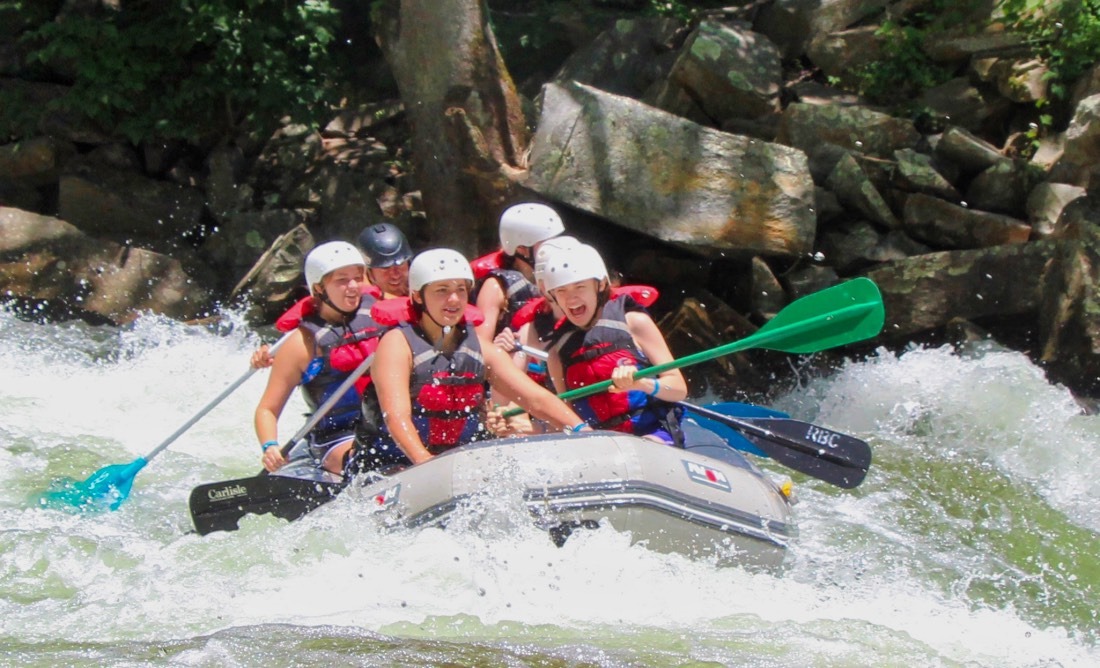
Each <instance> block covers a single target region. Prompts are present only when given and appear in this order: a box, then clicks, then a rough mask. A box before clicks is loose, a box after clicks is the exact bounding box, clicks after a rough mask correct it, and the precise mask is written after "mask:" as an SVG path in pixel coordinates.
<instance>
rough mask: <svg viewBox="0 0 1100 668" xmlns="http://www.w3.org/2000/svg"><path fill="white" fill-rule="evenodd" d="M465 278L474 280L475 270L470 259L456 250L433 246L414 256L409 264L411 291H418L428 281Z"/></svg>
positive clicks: (471, 281) (470, 280)
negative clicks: (471, 266)
mask: <svg viewBox="0 0 1100 668" xmlns="http://www.w3.org/2000/svg"><path fill="white" fill-rule="evenodd" d="M456 279H457V280H465V281H469V282H470V283H471V284H472V283H473V282H474V270H473V269H471V268H470V263H469V261H467V260H466V258H464V257H463V256H462V253H459V252H458V251H456V250H451V249H450V248H433V249H431V250H426V251H424V252H422V253H420V254H419V255H417V256H416V257H414V258H413V261H412V263H411V264H410V265H409V291H410V292H418V291H419V290H420V288H422V287H424V286H425V285H427V284H428V283H434V282H436V281H450V280H456Z"/></svg>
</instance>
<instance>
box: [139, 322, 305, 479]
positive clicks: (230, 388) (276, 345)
mask: <svg viewBox="0 0 1100 668" xmlns="http://www.w3.org/2000/svg"><path fill="white" fill-rule="evenodd" d="M292 333H293V332H292V331H291V332H287V333H286V334H283V335H282V336H281V337H280V338H279V340H278V341H276V342H275V343H273V344H271V348H270V349H268V354H269V355H274V354H275V352H276V351H278V350H279V347H280V346H282V345H283V343H285V342H286V340H287V339H288V338H290V335H291V334H292ZM254 373H256V369H253V368H252V367H251V366H250V367H248V371H246V372H245V373H244V375H242V376H241V377H240V378H238V379H237V380H235V381H233V382H232V383H230V384H229V385H228V386H226V388H225V389H224V390H222V391H221V393H220V394H219V395H218V396H216V397H214V398H213V399H211V400H210V402H209V403H207V404H206V405H205V406H203V407H202V408H200V409H199V412H198V413H195V415H193V416H192V417H191V419H190V420H188V421H187V422H184V423H183V424H182V425H180V427H179V429H177V430H175V431H174V432H172V434H171V435H170V436H169V437H168V438H166V439H164V440H163V441H161V442H160V445H158V446H157V447H155V448H153V449H152V450H150V451H149V454H147V455H145V457H144V460H145V461H146V462H148V461H149V460H151V459H152V458H153V457H156V456H157V455H159V454H160V453H161V452H162V451H163V450H164V449H165V448H167V447H168V446H169V445H171V444H172V443H173V442H175V440H176V439H177V438H179V437H180V436H182V435H183V433H184V432H185V431H187V430H188V429H190V428H191V427H193V426H194V425H195V423H196V422H198V421H199V420H201V419H203V418H204V417H206V414H207V413H209V412H210V411H212V410H214V407H215V406H217V405H218V404H220V403H221V402H222V401H224V400H225V398H226V397H228V396H229V395H231V394H233V392H234V391H236V389H237V388H238V387H240V386H241V385H243V384H244V382H245V381H246V380H248V379H249V378H251V377H252V374H254Z"/></svg>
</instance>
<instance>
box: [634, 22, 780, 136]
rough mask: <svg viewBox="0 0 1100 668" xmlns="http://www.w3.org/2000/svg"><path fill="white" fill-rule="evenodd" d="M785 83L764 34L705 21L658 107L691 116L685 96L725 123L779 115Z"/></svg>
mask: <svg viewBox="0 0 1100 668" xmlns="http://www.w3.org/2000/svg"><path fill="white" fill-rule="evenodd" d="M782 81H783V68H782V65H781V64H780V58H779V51H778V50H777V49H776V48H775V45H774V44H772V43H771V42H769V41H768V39H767V38H766V37H764V36H763V35H760V34H757V33H754V32H752V31H750V30H745V29H743V28H738V27H736V26H731V25H726V24H724V23H720V22H718V21H703V22H702V23H700V24H699V26H698V27H697V28H696V29H695V30H694V31H693V32H692V34H691V36H690V37H689V38H688V40H687V42H686V43H685V44H684V47H683V48H682V49H681V50H680V55H679V57H678V58H677V59H676V63H675V65H673V67H672V71H671V72H670V73H669V76H668V81H667V83H666V86H665V88H664V90H663V91H662V92H661V94H660V96H658V98H657V100H656V102H655V106H657V107H659V108H661V109H664V110H665V111H669V112H671V113H674V114H677V115H680V116H687V115H688V114H687V113H685V110H684V109H682V108H681V105H680V101H681V100H686V101H689V102H690V104H691V105H698V106H699V108H700V109H701V111H702V112H703V113H704V114H705V115H706V117H707V118H709V119H711V120H712V123H711V124H712V125H716V126H721V125H722V124H723V123H724V122H726V121H730V120H732V119H756V118H758V117H760V116H766V115H771V114H775V113H777V112H778V111H779V87H780V84H781V83H782Z"/></svg>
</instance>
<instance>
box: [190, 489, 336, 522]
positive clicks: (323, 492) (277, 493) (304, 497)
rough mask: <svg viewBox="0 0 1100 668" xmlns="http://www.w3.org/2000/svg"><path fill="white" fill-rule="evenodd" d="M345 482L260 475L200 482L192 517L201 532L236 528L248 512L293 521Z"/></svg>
mask: <svg viewBox="0 0 1100 668" xmlns="http://www.w3.org/2000/svg"><path fill="white" fill-rule="evenodd" d="M345 484H346V483H334V482H321V481H317V480H303V479H301V478H287V477H285V476H278V475H258V476H254V477H251V478H239V479H237V480H225V481H222V482H212V483H208V484H205V485H199V486H198V487H196V488H195V489H193V490H191V499H190V502H189V505H190V508H191V521H192V522H193V523H194V524H195V531H196V532H198V534H199V535H200V536H205V535H206V534H208V533H211V532H214V531H236V530H237V528H238V527H237V524H238V522H239V521H240V519H241V518H242V517H244V516H245V515H263V514H265V513H270V514H272V515H274V516H275V517H279V518H282V519H285V520H290V521H293V520H296V519H298V518H299V517H301V516H302V515H305V514H306V513H308V512H309V511H311V510H313V509H314V508H316V507H318V506H320V505H323V504H325V503H328V502H329V501H331V500H332V499H334V498H336V495H337V494H339V493H340V492H341V491H343V489H344V485H345Z"/></svg>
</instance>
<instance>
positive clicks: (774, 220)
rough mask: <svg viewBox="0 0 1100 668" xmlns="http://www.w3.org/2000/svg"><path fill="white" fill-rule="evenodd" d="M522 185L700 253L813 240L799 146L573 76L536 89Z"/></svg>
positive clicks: (766, 251)
mask: <svg viewBox="0 0 1100 668" xmlns="http://www.w3.org/2000/svg"><path fill="white" fill-rule="evenodd" d="M526 185H527V186H528V187H529V188H531V189H532V190H534V191H536V192H538V193H539V194H541V195H543V196H544V197H547V198H550V199H553V200H556V201H558V202H562V203H564V204H568V205H569V206H572V207H576V208H578V209H581V210H583V211H588V212H590V213H593V214H596V215H597V216H600V217H602V218H605V219H607V220H610V221H612V222H614V223H617V224H619V225H621V226H623V227H626V228H628V229H632V230H635V231H637V232H641V233H643V234H646V235H649V236H651V237H654V238H656V239H660V240H662V241H666V242H670V243H674V244H677V245H679V246H682V247H685V248H689V249H693V250H695V251H698V252H701V253H715V254H717V253H721V252H724V251H745V252H746V255H749V254H761V255H780V256H797V255H800V254H803V253H806V252H809V251H810V249H811V248H812V246H813V239H814V231H815V227H816V221H815V217H814V213H813V205H814V186H813V181H812V179H811V178H810V174H809V170H808V167H807V163H806V156H805V154H803V153H802V152H801V151H797V150H793V149H790V148H788V147H785V146H780V145H778V144H771V143H768V142H763V141H758V140H752V139H748V138H746V137H741V136H737V135H731V134H728V133H725V132H720V131H718V130H713V129H710V128H705V127H702V126H700V125H697V124H695V123H692V122H690V121H687V120H684V119H682V118H678V117H676V116H673V115H671V114H668V113H665V112H663V111H660V110H658V109H654V108H653V107H649V106H647V105H644V104H641V103H639V102H637V101H635V100H631V99H628V98H624V97H619V96H617V95H610V94H608V93H605V92H603V91H599V90H596V89H594V88H591V87H588V86H584V85H580V84H569V85H558V84H548V85H547V86H546V87H545V88H544V89H543V111H542V116H541V117H540V120H539V126H538V130H537V131H536V133H535V138H534V141H533V143H532V149H531V159H530V174H529V177H528V181H527V184H526Z"/></svg>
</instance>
